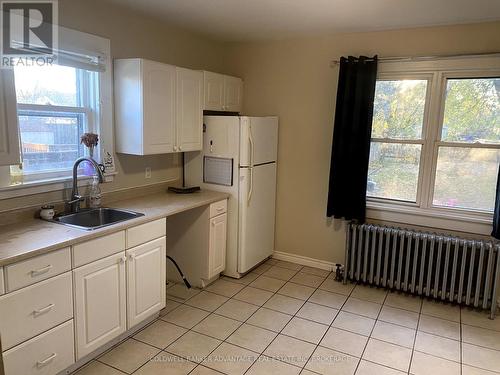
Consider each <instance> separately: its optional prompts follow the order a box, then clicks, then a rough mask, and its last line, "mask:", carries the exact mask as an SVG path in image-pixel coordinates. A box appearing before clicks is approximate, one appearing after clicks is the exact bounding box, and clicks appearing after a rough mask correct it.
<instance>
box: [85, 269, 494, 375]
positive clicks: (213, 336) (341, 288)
mask: <svg viewBox="0 0 500 375" xmlns="http://www.w3.org/2000/svg"><path fill="white" fill-rule="evenodd" d="M167 297H168V302H167V307H166V308H165V309H164V310H163V311H162V313H161V317H160V318H159V319H158V320H157V321H155V322H154V323H152V324H151V325H149V326H148V327H146V328H144V329H143V330H142V331H140V332H138V333H137V334H135V335H134V336H133V337H130V338H128V339H127V340H125V341H123V342H122V343H121V344H119V345H118V346H116V347H114V348H112V349H111V350H109V351H108V352H106V353H104V354H103V355H102V356H100V357H99V358H97V359H96V360H95V361H92V362H91V363H90V364H88V365H87V366H85V367H84V368H82V369H80V370H79V371H78V372H77V374H78V375H94V374H100V375H120V374H124V373H125V374H137V375H146V374H173V375H177V374H179V375H184V374H200V375H201V374H203V375H210V374H220V373H223V374H229V375H232V374H235V375H241V374H248V375H259V374H273V375H280V374H287V375H289V374H292V375H293V374H307V375H312V374H340V375H342V374H358V375H365V374H369V375H378V374H380V375H385V374H388V375H389V374H391V375H392V374H394V375H396V374H414V375H421V374H439V375H447V374H462V375H487V374H500V317H499V318H497V319H496V320H493V321H491V320H489V319H488V317H487V314H486V313H483V312H477V311H473V310H469V309H466V308H462V309H460V308H459V307H457V306H452V305H446V304H443V303H437V302H432V301H430V300H426V299H421V298H418V297H412V296H408V295H404V294H400V293H391V292H387V291H385V290H382V289H377V288H371V287H367V286H362V285H354V284H348V285H343V284H342V283H338V282H336V281H334V280H333V274H332V273H329V272H327V271H323V270H320V269H315V268H311V267H303V266H300V265H297V264H293V263H289V262H282V261H277V260H274V259H271V260H268V261H267V262H266V263H264V264H263V265H261V266H259V267H258V268H257V269H255V270H254V272H252V273H250V274H248V275H246V276H245V277H243V278H242V279H240V280H234V279H229V278H221V279H220V280H218V281H216V282H215V283H214V284H212V285H210V286H209V287H208V288H206V289H205V290H204V291H199V290H187V289H186V288H185V287H184V285H181V284H173V285H172V284H170V285H169V288H168V290H167Z"/></svg>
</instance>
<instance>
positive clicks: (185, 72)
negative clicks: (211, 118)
mask: <svg viewBox="0 0 500 375" xmlns="http://www.w3.org/2000/svg"><path fill="white" fill-rule="evenodd" d="M202 85H203V78H202V73H200V72H198V71H193V70H189V69H183V68H178V67H175V66H172V65H168V64H162V63H159V62H154V61H149V60H144V59H119V60H115V117H116V150H117V152H120V153H124V154H133V155H151V154H167V153H171V152H179V151H181V150H182V151H194V150H201V147H202V145H201V134H202V128H203V120H202V116H203V109H202V95H203V94H202V93H203V91H202Z"/></svg>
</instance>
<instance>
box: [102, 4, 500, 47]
mask: <svg viewBox="0 0 500 375" xmlns="http://www.w3.org/2000/svg"><path fill="white" fill-rule="evenodd" d="M109 1H111V2H113V3H119V4H123V5H125V6H127V7H129V8H132V9H134V10H138V11H141V12H143V13H146V14H150V15H152V16H155V17H157V18H160V19H162V20H164V21H167V22H169V23H173V24H176V25H178V26H181V27H183V28H185V29H188V30H192V31H196V32H199V33H202V34H206V35H208V36H210V37H213V38H215V39H220V40H225V41H247V40H262V39H276V38H284V37H291V36H302V35H310V34H318V33H337V32H358V31H374V30H387V29H398V28H409V27H420V26H430V25H448V24H460V23H474V22H484V21H492V20H500V0H109Z"/></svg>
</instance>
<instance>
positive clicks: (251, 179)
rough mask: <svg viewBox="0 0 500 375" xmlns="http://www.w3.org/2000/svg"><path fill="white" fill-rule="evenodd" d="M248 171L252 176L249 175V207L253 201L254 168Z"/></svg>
mask: <svg viewBox="0 0 500 375" xmlns="http://www.w3.org/2000/svg"><path fill="white" fill-rule="evenodd" d="M248 171H249V172H250V174H249V175H248V179H249V181H248V183H249V185H250V186H249V187H248V197H247V205H250V200H251V199H252V193H253V168H252V167H250V168H248Z"/></svg>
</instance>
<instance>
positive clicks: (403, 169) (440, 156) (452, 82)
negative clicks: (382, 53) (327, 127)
mask: <svg viewBox="0 0 500 375" xmlns="http://www.w3.org/2000/svg"><path fill="white" fill-rule="evenodd" d="M499 63H500V59H498V58H493V59H489V61H487V62H485V61H484V60H482V59H480V58H478V59H461V61H438V62H433V61H424V62H409V63H406V62H399V63H389V64H387V65H389V67H387V66H384V65H385V64H384V63H381V69H380V70H379V77H378V79H377V84H376V90H375V102H374V116H373V126H372V144H371V150H370V164H369V172H368V186H367V198H368V209H369V211H370V209H371V210H372V212H371V215H370V213H369V215H368V216H369V217H373V218H377V219H383V220H391V221H400V222H408V223H413V224H422V223H423V224H424V225H425V224H426V223H429V222H428V221H427V222H426V221H425V220H417V221H415V222H413V221H412V220H411V219H408V217H409V216H411V214H416V215H420V216H427V217H429V218H432V217H439V218H447V219H453V218H459V219H460V220H461V221H463V222H464V223H465V222H466V221H469V222H473V221H474V220H477V222H481V223H484V224H486V223H488V225H490V223H491V216H492V212H493V207H494V197H495V188H496V178H497V172H498V168H499V164H500V68H499V67H500V64H499ZM373 210H378V212H379V213H378V214H374V213H373ZM383 210H387V211H391V210H392V211H394V212H401V213H404V214H405V215H406V216H407V217H406V220H405V219H404V218H402V217H398V216H397V215H392V216H390V217H388V216H387V215H383V214H380V212H381V211H383ZM432 225H435V224H430V226H432ZM436 226H437V225H436ZM441 227H443V226H442V225H441ZM449 229H455V230H464V231H471V232H474V231H475V230H468V229H467V227H466V226H465V225H452V226H451V227H450V228H449ZM490 230H491V229H490ZM482 232H483V233H484V234H487V233H488V228H484V230H483V231H482Z"/></svg>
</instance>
